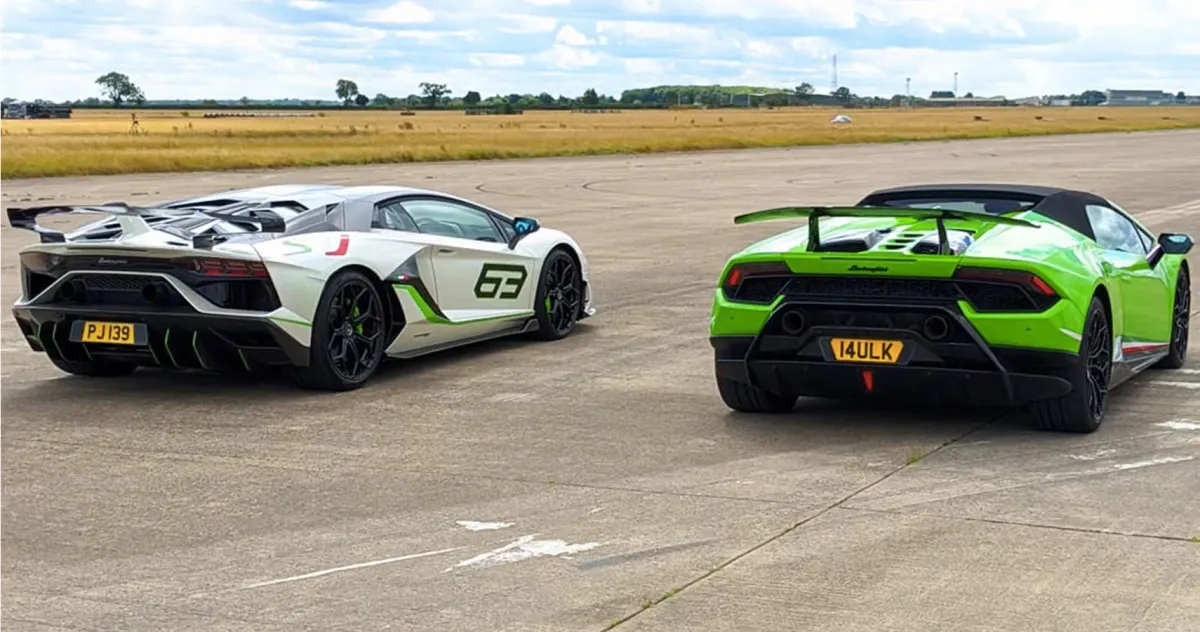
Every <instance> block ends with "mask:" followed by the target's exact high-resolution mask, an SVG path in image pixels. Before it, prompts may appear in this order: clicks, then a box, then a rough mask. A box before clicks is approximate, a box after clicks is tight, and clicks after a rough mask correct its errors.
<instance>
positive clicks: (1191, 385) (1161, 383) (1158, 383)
mask: <svg viewBox="0 0 1200 632" xmlns="http://www.w3.org/2000/svg"><path fill="white" fill-rule="evenodd" d="M1146 384H1153V385H1154V386H1170V387H1172V388H1190V389H1192V390H1196V389H1200V382H1165V381H1163V380H1150V381H1149V382H1146Z"/></svg>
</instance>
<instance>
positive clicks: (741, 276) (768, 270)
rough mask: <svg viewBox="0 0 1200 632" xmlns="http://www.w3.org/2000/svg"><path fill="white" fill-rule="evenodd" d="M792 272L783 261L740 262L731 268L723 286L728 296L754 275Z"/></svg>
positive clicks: (782, 274)
mask: <svg viewBox="0 0 1200 632" xmlns="http://www.w3.org/2000/svg"><path fill="white" fill-rule="evenodd" d="M791 273H792V270H791V268H788V267H787V264H785V263H783V262H781V261H766V262H754V263H739V264H736V265H734V266H733V267H732V268H730V269H729V274H726V275H725V281H724V282H723V283H722V284H721V287H722V288H724V289H725V294H726V295H727V296H733V294H734V291H735V290H736V289H737V287H738V285H740V284H741V283H742V281H744V280H746V279H747V278H749V277H754V276H786V275H790V274H791Z"/></svg>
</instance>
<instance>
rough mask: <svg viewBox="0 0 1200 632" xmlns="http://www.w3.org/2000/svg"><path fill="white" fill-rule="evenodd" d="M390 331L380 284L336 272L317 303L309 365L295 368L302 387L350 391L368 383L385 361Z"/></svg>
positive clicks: (355, 274)
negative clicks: (380, 294)
mask: <svg viewBox="0 0 1200 632" xmlns="http://www.w3.org/2000/svg"><path fill="white" fill-rule="evenodd" d="M387 329H388V328H387V313H386V311H385V310H384V306H383V300H382V299H381V298H380V296H379V289H378V286H377V285H376V284H375V282H374V281H372V280H371V279H370V278H369V277H367V276H366V275H365V274H362V273H361V272H358V271H355V270H344V271H342V272H339V273H337V274H335V275H334V276H333V278H331V279H329V282H328V283H326V284H325V289H324V290H323V291H322V292H321V300H320V301H319V302H318V303H317V313H316V317H315V318H314V319H313V330H312V339H311V342H310V347H309V360H308V366H305V367H294V368H293V370H292V375H293V378H294V380H295V382H296V384H297V386H299V387H301V388H306V389H319V390H327V391H350V390H354V389H356V388H359V387H361V386H362V385H364V384H366V383H367V380H369V379H370V378H371V376H373V375H374V374H375V371H376V369H378V368H379V364H380V363H381V362H382V360H383V351H384V343H385V341H386V335H387Z"/></svg>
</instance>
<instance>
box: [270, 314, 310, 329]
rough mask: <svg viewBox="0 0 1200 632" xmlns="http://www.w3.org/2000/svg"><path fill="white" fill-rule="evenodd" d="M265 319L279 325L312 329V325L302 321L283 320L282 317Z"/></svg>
mask: <svg viewBox="0 0 1200 632" xmlns="http://www.w3.org/2000/svg"><path fill="white" fill-rule="evenodd" d="M267 318H268V319H270V320H274V321H278V322H281V323H287V324H289V325H299V326H300V327H308V328H310V329H311V328H312V323H310V322H306V321H303V320H297V319H295V318H284V317H282V316H267Z"/></svg>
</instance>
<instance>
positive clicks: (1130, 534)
mask: <svg viewBox="0 0 1200 632" xmlns="http://www.w3.org/2000/svg"><path fill="white" fill-rule="evenodd" d="M839 509H841V510H843V511H860V512H863V513H873V514H889V515H893V516H922V517H927V518H941V519H945V520H960V521H963V522H979V523H983V524H994V525H1005V526H1010V527H1027V528H1030V529H1046V530H1049V531H1067V532H1071V533H1087V534H1091V535H1109V536H1117V537H1121V538H1140V539H1145V540H1159V541H1167V542H1187V543H1189V544H1190V543H1195V542H1197V541H1198V538H1197V536H1181V535H1157V534H1153V533H1137V532H1134V531H1111V530H1109V529H1092V528H1088V527H1068V526H1065V525H1054V524H1042V523H1039V522H1022V521H1020V520H1003V519H1000V518H975V517H972V516H952V515H948V514H942V513H928V512H924V511H899V510H895V509H864V508H862V507H839Z"/></svg>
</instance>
